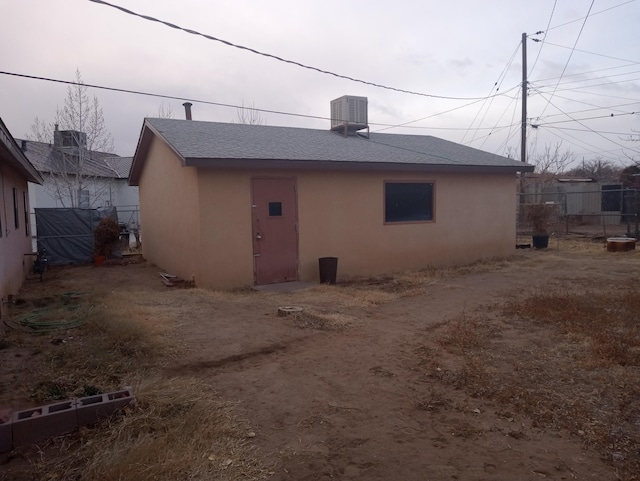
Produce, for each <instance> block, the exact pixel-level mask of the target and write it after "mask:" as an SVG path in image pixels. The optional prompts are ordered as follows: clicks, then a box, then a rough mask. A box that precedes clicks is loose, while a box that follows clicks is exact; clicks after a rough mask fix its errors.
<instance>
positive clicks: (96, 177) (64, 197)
mask: <svg viewBox="0 0 640 481" xmlns="http://www.w3.org/2000/svg"><path fill="white" fill-rule="evenodd" d="M67 134H69V135H67ZM82 138H83V134H81V133H80V132H74V131H57V130H56V131H55V132H54V143H53V144H50V143H45V142H35V141H32V140H18V142H19V144H20V147H21V149H22V151H23V153H24V154H25V155H26V156H27V158H28V159H29V160H30V161H31V163H32V164H33V165H34V166H35V167H36V169H37V170H38V172H40V174H42V177H43V178H44V182H43V184H42V185H35V184H30V185H29V199H30V203H31V209H32V210H31V212H32V213H33V212H34V210H33V209H35V208H52V207H80V208H100V207H116V208H117V210H118V217H119V220H120V222H123V223H126V224H139V219H138V204H139V200H138V188H137V187H132V186H130V185H129V184H128V175H129V170H130V168H131V162H132V160H133V158H132V157H119V156H117V155H116V154H112V153H107V152H97V151H90V150H86V149H82V148H81V147H79V146H78V145H77V144H78V142H77V141H76V139H82ZM80 158H81V159H82V160H81V162H82V176H83V178H84V180H83V182H82V186H81V188H80V189H78V185H77V184H78V183H77V179H76V173H77V171H78V164H79V159H80ZM32 222H34V219H33V218H32Z"/></svg>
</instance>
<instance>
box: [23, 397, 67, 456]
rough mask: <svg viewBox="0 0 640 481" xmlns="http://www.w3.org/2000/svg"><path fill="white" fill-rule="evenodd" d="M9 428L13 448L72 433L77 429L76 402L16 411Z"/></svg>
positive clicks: (64, 402)
mask: <svg viewBox="0 0 640 481" xmlns="http://www.w3.org/2000/svg"><path fill="white" fill-rule="evenodd" d="M11 426H12V429H11V432H12V435H13V447H16V446H21V445H24V444H32V443H37V442H38V441H42V440H44V439H48V438H50V437H53V436H60V435H62V434H66V433H70V432H73V431H75V430H76V429H77V428H78V420H77V417H76V402H75V401H63V402H60V403H55V404H48V405H46V406H40V407H37V408H31V409H25V410H23V411H16V412H15V413H14V414H13V418H12V423H11Z"/></svg>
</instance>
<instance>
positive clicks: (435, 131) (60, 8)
mask: <svg viewBox="0 0 640 481" xmlns="http://www.w3.org/2000/svg"><path fill="white" fill-rule="evenodd" d="M109 1H110V3H113V4H116V5H120V6H123V7H126V8H128V9H130V10H133V11H135V12H137V13H140V14H144V15H148V16H153V17H156V18H158V19H161V20H165V21H168V22H171V23H174V24H177V25H179V26H181V27H184V28H188V29H192V30H196V31H199V32H202V33H205V34H208V35H211V36H214V37H217V38H221V39H224V40H227V41H230V42H233V43H236V44H239V45H243V46H246V47H250V48H253V49H256V50H260V51H263V52H266V53H270V54H273V55H277V56H280V57H283V58H286V59H289V60H293V61H297V62H300V63H303V64H306V65H310V66H313V67H317V68H320V69H323V70H329V71H332V72H335V73H338V74H341V75H345V76H350V77H355V78H358V79H362V80H365V81H368V82H372V83H377V84H383V85H385V86H389V87H394V88H398V89H404V90H410V91H415V92H421V93H424V94H429V95H434V96H441V97H458V98H465V99H467V100H453V99H442V98H436V97H429V96H419V95H410V94H407V93H401V92H396V91H392V90H388V89H382V88H377V87H373V86H369V85H364V84H361V83H356V82H353V81H349V80H345V79H340V78H336V77H333V76H330V75H326V74H322V73H318V72H315V71H311V70H307V69H303V68H300V67H297V66H293V65H290V64H286V63H283V62H279V61H276V60H273V59H270V58H265V57H262V56H259V55H256V54H254V53H250V52H247V51H245V50H240V49H237V48H233V47H230V46H227V45H224V44H222V43H219V42H214V41H211V40H207V39H205V38H202V37H198V36H194V35H190V34H188V33H185V32H183V31H179V30H175V29H172V28H169V27H167V26H165V25H161V24H158V23H153V22H150V21H148V20H144V19H141V18H139V17H135V16H132V15H129V14H126V13H123V12H121V11H119V10H116V9H114V8H112V7H108V6H105V5H100V4H97V3H93V2H90V1H89V0H19V1H9V0H0V5H1V7H0V14H1V15H0V17H1V18H2V28H1V29H0V70H2V71H4V72H13V73H18V74H26V75H32V76H40V77H49V78H54V79H62V80H73V79H74V76H75V71H76V69H79V70H80V72H81V74H82V77H83V80H84V82H85V83H87V84H97V85H103V86H108V87H116V88H121V89H131V90H137V91H144V92H149V93H157V94H163V95H169V96H175V97H178V98H181V99H197V100H204V101H209V102H218V103H225V104H232V105H238V104H241V103H243V102H244V104H245V105H251V104H253V105H255V106H256V107H257V108H261V109H267V110H276V111H284V112H291V113H297V114H303V115H312V116H320V117H328V116H329V102H330V100H332V99H334V98H336V97H340V96H342V95H361V96H366V97H368V99H369V122H370V124H371V129H372V131H379V130H381V129H384V128H385V127H384V126H383V125H380V124H387V125H398V124H402V123H406V122H411V121H415V120H417V119H423V118H424V120H421V121H418V122H414V123H411V124H410V127H412V128H409V126H407V127H402V128H391V129H387V130H385V132H388V133H404V134H417V135H434V136H437V137H441V138H445V139H448V140H452V141H456V142H461V143H464V144H467V145H470V146H472V147H476V148H480V149H483V150H487V151H490V152H494V153H498V154H502V155H504V154H506V153H507V152H508V149H509V148H510V149H511V150H512V151H513V152H515V153H516V156H518V158H519V151H520V116H521V113H520V108H521V107H520V105H521V104H520V82H521V78H522V55H521V52H522V51H521V46H520V44H521V35H522V33H523V32H526V33H527V34H529V35H530V38H529V40H528V41H527V50H528V71H529V80H530V92H529V110H528V117H529V123H530V124H533V125H535V126H537V128H531V127H530V128H529V142H530V149H533V150H535V149H537V151H538V152H540V151H541V150H542V149H543V148H544V146H545V145H550V144H555V143H557V142H562V145H563V148H564V149H569V150H571V151H572V152H573V153H574V154H575V155H576V158H577V159H578V160H582V159H583V158H584V159H587V160H588V159H593V158H595V157H596V156H600V157H602V158H604V159H608V160H611V161H613V162H614V163H616V164H620V163H622V162H627V163H628V162H629V160H628V159H627V158H626V157H625V155H624V154H625V153H626V154H627V155H628V156H634V155H635V158H636V159H637V160H640V142H636V143H633V142H629V141H627V140H626V139H627V137H628V136H629V135H630V134H632V133H633V131H634V130H635V131H640V115H639V114H638V111H640V42H639V40H640V30H639V29H638V27H639V26H640V0H632V1H629V0H595V1H594V2H593V4H592V2H591V0H557V1H554V0H535V1H528V2H526V1H524V0H487V1H483V2H480V1H477V0H448V1H446V2H445V1H441V0H440V1H436V0H422V1H418V0H396V1H394V2H390V1H388V0H387V1H381V0H369V1H367V2H361V1H360V2H354V1H348V0H342V1H340V2H338V1H334V0H323V1H316V0H305V1H302V0H269V1H266V0H262V1H259V0H224V1H216V0H181V1H165V0H127V1H125V0H109ZM589 11H590V15H589V17H588V18H587V19H586V20H585V19H584V17H586V16H587V13H588V12H589ZM547 26H549V28H548V29H547ZM541 30H542V31H546V35H545V34H540V35H537V36H534V35H533V34H534V33H535V32H537V31H541ZM532 38H537V39H540V40H543V39H544V43H543V42H534V41H533V40H532ZM574 45H575V49H573V47H574ZM563 72H564V75H563ZM561 77H562V78H561ZM496 82H497V83H498V85H499V90H498V93H504V95H501V96H498V97H495V98H493V99H488V100H480V101H476V100H474V99H478V98H484V97H486V96H488V95H490V94H492V93H496V89H497V88H498V87H497V86H496V85H495V84H496ZM66 89H67V86H65V85H61V84H55V83H52V82H46V81H42V80H31V79H26V78H19V77H14V76H9V75H5V74H0V117H2V119H3V120H4V122H5V123H6V124H7V126H8V127H9V130H10V131H11V133H12V134H13V135H14V137H17V138H23V137H25V135H26V134H28V132H29V131H30V126H31V124H32V122H33V119H34V118H35V117H36V116H37V117H39V118H41V119H43V120H48V121H52V120H53V118H54V115H55V110H56V106H61V105H62V104H63V102H64V98H65V95H66ZM554 91H555V94H554ZM89 93H90V94H91V95H96V96H97V97H98V99H99V101H100V103H101V105H102V107H103V110H104V117H105V120H106V122H107V126H108V128H109V130H110V131H111V133H112V135H113V137H114V140H115V148H116V153H117V154H119V155H133V153H134V151H135V148H136V143H137V140H138V136H139V134H140V129H141V127H142V122H143V119H144V117H145V116H150V117H153V116H157V113H158V109H159V107H160V105H161V102H163V103H164V107H165V108H166V107H169V108H170V109H171V110H172V111H173V116H174V117H175V118H183V117H184V110H183V107H182V102H183V101H184V100H162V99H160V98H154V97H146V96H140V95H133V94H125V93H116V92H108V91H104V90H93V89H91V90H90V92H89ZM473 102H475V103H473ZM452 109H456V110H452ZM447 111H449V112H447ZM632 112H635V114H632ZM612 114H613V117H612ZM261 115H262V119H263V120H264V122H266V123H267V124H268V125H286V126H297V127H305V128H318V129H325V128H328V127H329V121H328V120H321V119H306V118H302V117H294V116H283V115H276V114H268V113H263V114H261ZM193 117H194V120H207V121H217V122H232V121H237V112H236V109H234V108H227V107H221V106H213V105H207V104H203V103H199V102H194V106H193ZM581 119H582V120H581Z"/></svg>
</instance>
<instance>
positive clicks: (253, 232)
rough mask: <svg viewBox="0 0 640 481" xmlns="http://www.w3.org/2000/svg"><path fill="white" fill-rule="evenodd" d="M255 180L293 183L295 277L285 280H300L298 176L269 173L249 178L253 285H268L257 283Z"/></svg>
mask: <svg viewBox="0 0 640 481" xmlns="http://www.w3.org/2000/svg"><path fill="white" fill-rule="evenodd" d="M255 180H290V181H292V183H293V194H294V206H293V207H294V221H293V222H294V229H295V233H296V267H295V279H292V280H291V281H287V282H295V281H299V280H300V229H299V225H300V224H299V216H298V178H297V177H296V176H275V175H274V176H269V175H254V176H251V178H250V185H251V255H252V257H253V285H254V286H257V285H268V284H258V282H257V281H258V260H257V258H258V255H256V254H259V253H257V252H256V247H255V246H256V235H257V233H258V231H257V225H256V216H255V211H254V209H256V207H257V205H256V203H255V189H254V181H255Z"/></svg>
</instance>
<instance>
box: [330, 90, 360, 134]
mask: <svg viewBox="0 0 640 481" xmlns="http://www.w3.org/2000/svg"><path fill="white" fill-rule="evenodd" d="M368 126H369V121H368V118H367V97H356V96H353V95H344V96H342V97H340V98H337V99H335V100H332V101H331V130H344V129H345V127H346V129H347V130H348V131H352V132H353V131H356V130H362V129H366V128H367V127H368Z"/></svg>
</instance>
